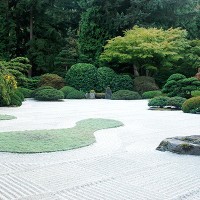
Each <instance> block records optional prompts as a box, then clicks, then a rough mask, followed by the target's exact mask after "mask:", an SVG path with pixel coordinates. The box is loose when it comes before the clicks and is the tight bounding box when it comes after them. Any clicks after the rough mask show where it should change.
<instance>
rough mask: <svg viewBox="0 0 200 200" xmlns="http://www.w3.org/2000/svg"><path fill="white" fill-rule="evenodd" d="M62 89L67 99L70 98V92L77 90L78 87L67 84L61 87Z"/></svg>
mask: <svg viewBox="0 0 200 200" xmlns="http://www.w3.org/2000/svg"><path fill="white" fill-rule="evenodd" d="M60 91H62V92H63V93H64V95H65V99H67V98H68V94H69V93H70V92H73V91H76V89H75V88H73V87H71V86H65V87H63V88H61V89H60Z"/></svg>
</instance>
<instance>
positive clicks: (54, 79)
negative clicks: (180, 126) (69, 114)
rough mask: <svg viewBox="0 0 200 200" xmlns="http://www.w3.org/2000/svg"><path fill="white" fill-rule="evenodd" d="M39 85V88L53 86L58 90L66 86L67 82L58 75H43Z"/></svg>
mask: <svg viewBox="0 0 200 200" xmlns="http://www.w3.org/2000/svg"><path fill="white" fill-rule="evenodd" d="M38 84H39V86H51V87H53V88H56V89H61V88H62V87H63V86H64V85H65V81H64V79H63V78H62V77H60V76H58V75H57V74H43V75H42V76H41V77H40V80H39V83H38Z"/></svg>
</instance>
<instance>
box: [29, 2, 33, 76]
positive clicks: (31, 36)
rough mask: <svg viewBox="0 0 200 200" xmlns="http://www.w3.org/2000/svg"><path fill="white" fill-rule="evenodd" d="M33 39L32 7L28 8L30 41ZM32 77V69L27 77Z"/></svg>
mask: <svg viewBox="0 0 200 200" xmlns="http://www.w3.org/2000/svg"><path fill="white" fill-rule="evenodd" d="M32 39H33V6H32V5H31V8H30V41H31V40H32ZM31 76H32V68H30V69H29V70H28V77H31Z"/></svg>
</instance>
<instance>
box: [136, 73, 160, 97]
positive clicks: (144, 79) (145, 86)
mask: <svg viewBox="0 0 200 200" xmlns="http://www.w3.org/2000/svg"><path fill="white" fill-rule="evenodd" d="M134 90H135V91H137V92H139V93H140V94H143V93H144V92H147V91H153V90H159V87H158V86H157V85H156V83H155V80H154V78H152V77H149V76H139V77H136V78H135V79H134Z"/></svg>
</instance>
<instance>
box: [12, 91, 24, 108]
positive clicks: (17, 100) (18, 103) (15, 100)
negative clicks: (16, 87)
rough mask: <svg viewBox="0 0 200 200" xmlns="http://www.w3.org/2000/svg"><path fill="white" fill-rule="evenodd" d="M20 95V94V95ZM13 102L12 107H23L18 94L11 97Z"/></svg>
mask: <svg viewBox="0 0 200 200" xmlns="http://www.w3.org/2000/svg"><path fill="white" fill-rule="evenodd" d="M18 94H19V93H18ZM10 98H11V101H10V106H21V105H22V99H21V97H19V96H18V95H17V93H16V92H15V93H12V94H11V95H10Z"/></svg>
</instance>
